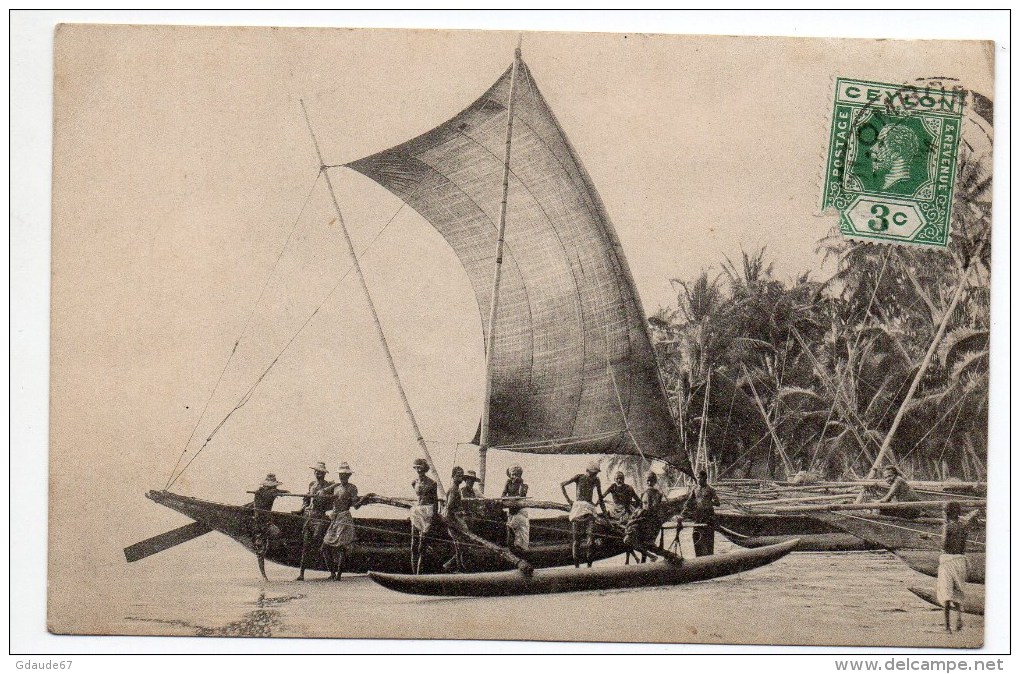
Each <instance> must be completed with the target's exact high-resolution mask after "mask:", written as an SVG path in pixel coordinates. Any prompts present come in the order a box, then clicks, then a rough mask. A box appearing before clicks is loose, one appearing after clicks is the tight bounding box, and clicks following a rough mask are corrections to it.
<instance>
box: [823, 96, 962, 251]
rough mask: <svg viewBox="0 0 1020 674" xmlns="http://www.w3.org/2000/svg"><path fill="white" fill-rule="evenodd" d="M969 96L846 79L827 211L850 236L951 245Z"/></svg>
mask: <svg viewBox="0 0 1020 674" xmlns="http://www.w3.org/2000/svg"><path fill="white" fill-rule="evenodd" d="M964 107H965V106H964V91H963V90H962V89H961V88H960V87H959V86H956V87H948V88H947V87H945V86H944V85H940V86H938V87H935V86H930V85H924V86H913V85H894V84H885V83H880V82H866V81H860V80H851V79H843V78H839V79H837V80H836V99H835V105H834V107H833V117H832V129H831V133H830V136H829V153H828V165H827V171H826V187H825V194H824V200H823V203H822V206H823V208H826V209H835V210H836V211H838V212H839V214H840V229H841V231H842V232H843V234H844V235H845V236H847V237H849V238H855V239H863V240H880V241H895V242H899V243H907V244H913V245H922V246H940V247H944V246H946V245H947V243H948V241H949V219H950V214H951V211H952V203H953V182H954V177H955V174H956V161H957V151H958V145H959V138H960V124H961V121H962V118H963V111H964Z"/></svg>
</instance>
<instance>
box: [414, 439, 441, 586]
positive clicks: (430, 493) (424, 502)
mask: <svg viewBox="0 0 1020 674" xmlns="http://www.w3.org/2000/svg"><path fill="white" fill-rule="evenodd" d="M411 467H412V468H414V471H415V472H416V473H418V478H417V479H415V480H414V481H413V482H412V483H411V486H412V487H413V488H414V494H415V496H416V497H417V498H418V502H417V503H416V504H415V505H413V506H411V570H412V571H413V572H414V573H416V574H417V573H421V561H422V556H423V553H424V545H423V543H424V539H425V534H426V533H428V531H429V529H431V528H432V522H433V520H434V519H435V517H436V505H437V504H438V503H439V486H438V485H437V484H436V481H435V480H433V479H432V478H431V477H429V476H428V472H429V462H428V461H426V460H425V459H415V460H414V463H413V464H411Z"/></svg>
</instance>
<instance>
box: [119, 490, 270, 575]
mask: <svg viewBox="0 0 1020 674" xmlns="http://www.w3.org/2000/svg"><path fill="white" fill-rule="evenodd" d="M253 505H255V504H254V503H248V504H246V505H245V506H243V507H245V508H250V507H252V506H253ZM210 531H212V528H210V527H208V526H206V525H205V524H202V523H201V522H192V523H191V524H185V525H184V526H183V527H177V528H176V529H171V530H170V531H166V532H164V533H162V534H159V535H158V536H153V537H152V538H146V539H145V540H144V541H138V542H137V543H135V544H134V545H129V546H127V547H126V548H124V558H125V559H127V561H128V563H130V562H137V561H138V560H140V559H145V558H146V557H151V556H152V555H155V554H156V553H158V552H163V551H164V550H169V549H170V548H173V547H176V546H178V545H180V544H181V543H187V542H188V541H190V540H192V539H194V538H198V537H199V536H204V535H206V534H207V533H209V532H210Z"/></svg>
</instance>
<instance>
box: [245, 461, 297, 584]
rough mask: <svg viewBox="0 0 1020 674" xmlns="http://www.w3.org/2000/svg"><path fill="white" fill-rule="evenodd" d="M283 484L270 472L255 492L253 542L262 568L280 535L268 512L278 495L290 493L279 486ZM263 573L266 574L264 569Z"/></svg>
mask: <svg viewBox="0 0 1020 674" xmlns="http://www.w3.org/2000/svg"><path fill="white" fill-rule="evenodd" d="M282 484H283V483H282V482H280V481H279V480H277V479H276V474H275V473H270V474H269V475H266V479H265V480H263V481H262V484H261V485H259V487H258V489H256V490H255V492H254V494H255V497H254V499H253V501H254V503H253V504H252V508H253V511H252V524H253V527H252V529H253V535H252V543H253V544H254V546H255V552H256V553H257V554H258V555H259V560H260V563H259V567H260V569H262V568H263V562H262V560H263V559H264V558H265V554H266V551H267V550H268V549H269V543H270V542H271V540H272V539H274V538H277V537H278V536H279V535H280V530H279V528H277V527H276V525H274V524H273V523H272V522H271V521H270V516H269V514H268V513H270V512H272V510H273V504H274V503H275V502H276V497H277V496H279V495H280V494H287V493H289V492H288V491H287V490H286V489H280V488H279V487H280V485H282ZM262 573H263V575H265V571H264V570H263V572H262Z"/></svg>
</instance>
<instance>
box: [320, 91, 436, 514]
mask: <svg viewBox="0 0 1020 674" xmlns="http://www.w3.org/2000/svg"><path fill="white" fill-rule="evenodd" d="M301 110H302V112H304V114H305V123H306V124H307V125H308V133H309V135H311V137H312V144H314V145H315V154H316V156H317V157H318V158H319V171H320V172H321V173H322V175H323V177H325V178H326V185H327V186H328V187H329V196H330V197H331V198H332V200H333V208H334V209H336V221H337V224H338V225H339V226H340V233H341V234H343V239H344V243H345V244H346V245H347V252H348V254H349V255H350V256H351V263H352V265H353V267H354V272H355V275H356V276H357V277H358V282H359V283H360V284H361V290H362V292H363V293H364V295H365V302H366V303H367V304H368V308H369V311H370V312H371V314H372V323H373V324H374V325H375V332H376V335H377V336H378V337H379V342H380V343H381V344H382V348H383V353H384V354H385V355H386V363H387V364H388V365H389V366H390V374H392V375H393V381H394V382H395V383H396V385H397V393H399V394H400V402H401V403H403V405H404V412H405V413H406V414H407V418H408V420H410V422H411V429H412V430H413V431H414V437H415V440H416V441H417V442H418V446H419V447H420V448H421V451H422V454H424V455H425V458H426V460H428V462H429V467H430V468H431V469H432V475H433V477H434V478H435V480H436V484H437V485H438V486H439V491H440V494H441V495H442V492H443V491H444V489H443V482H442V479H441V478H440V477H439V471H438V470H437V469H436V463H435V461H433V460H432V455H431V454H430V453H429V447H428V444H426V442H425V438H424V436H422V434H421V429H420V428H419V427H418V420H417V419H416V418H415V416H414V411H413V410H412V409H411V403H410V402H409V401H408V399H407V393H406V392H405V391H404V385H403V383H402V382H401V381H400V373H399V372H397V366H396V364H395V363H394V362H393V354H392V353H391V352H390V345H389V343H388V342H387V341H386V333H385V332H383V328H382V323H381V322H380V321H379V312H378V311H376V308H375V302H373V301H372V293H370V292H369V291H368V283H367V282H366V281H365V275H364V273H363V272H362V271H361V263H360V262H359V261H358V253H357V251H356V250H354V242H353V241H351V235H350V233H349V232H348V231H347V225H346V224H345V223H344V216H343V213H341V212H340V202H338V201H337V198H336V191H335V190H334V189H333V180H332V179H331V178H330V176H329V170H328V168H327V167H326V162H325V161H323V159H322V150H320V149H319V141H318V139H317V138H316V137H315V132H314V131H313V130H312V122H311V120H310V119H309V118H308V109H307V108H306V107H305V101H304V99H301Z"/></svg>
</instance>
